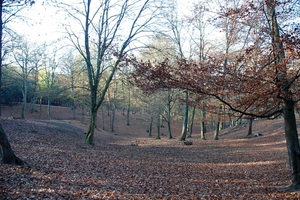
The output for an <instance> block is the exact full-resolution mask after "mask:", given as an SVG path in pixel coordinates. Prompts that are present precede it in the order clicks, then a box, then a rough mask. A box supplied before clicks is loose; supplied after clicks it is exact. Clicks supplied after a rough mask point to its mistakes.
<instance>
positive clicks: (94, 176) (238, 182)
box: [0, 107, 300, 199]
mask: <svg viewBox="0 0 300 200" xmlns="http://www.w3.org/2000/svg"><path fill="white" fill-rule="evenodd" d="M19 111H20V110H19V108H17V107H4V108H3V118H4V120H3V126H4V129H5V131H6V133H7V135H8V137H9V139H10V142H11V144H12V147H13V149H14V150H15V152H16V154H17V155H18V156H19V157H21V158H22V159H24V160H26V161H28V162H29V163H31V164H32V166H33V167H32V168H22V167H12V166H7V165H0V191H1V193H0V198H2V199H26V198H29V199H122V198H123V199H281V198H285V199H287V198H288V199H299V198H300V195H299V194H298V193H296V192H288V191H284V190H282V189H281V188H282V187H284V186H286V185H288V184H289V183H290V169H289V167H288V158H287V152H286V147H285V139H284V134H283V127H282V120H274V121H255V122H254V132H260V133H262V134H263V136H261V137H253V138H246V137H245V135H246V133H247V127H246V126H241V127H239V128H238V129H231V130H230V129H227V130H223V131H222V132H221V135H220V139H219V140H218V141H213V140H206V141H201V140H200V138H199V134H198V133H197V132H196V131H195V133H194V134H193V137H192V138H189V139H188V140H189V141H192V142H193V145H191V146H186V145H183V143H182V142H179V141H178V138H179V135H180V125H181V124H180V123H179V122H178V125H177V126H176V125H174V127H173V134H174V136H175V139H171V140H170V139H168V138H167V137H166V136H163V137H162V139H161V140H155V139H154V137H151V138H149V137H148V134H147V133H146V132H145V127H146V126H145V124H144V123H143V121H141V120H140V117H139V116H138V115H132V118H131V124H132V125H131V126H126V125H125V124H126V122H125V117H124V116H123V115H122V114H121V113H117V116H116V127H115V129H116V131H115V132H114V133H110V132H108V131H105V130H97V132H96V135H95V143H96V144H95V146H94V147H92V146H88V145H86V144H84V142H83V140H84V137H85V135H84V132H85V131H86V130H87V126H88V119H87V118H86V116H87V115H86V114H85V115H84V116H82V113H81V112H80V113H78V114H77V119H76V120H72V112H71V110H70V108H63V107H52V111H53V113H52V117H51V118H52V119H51V120H45V119H46V118H47V116H46V117H45V116H44V115H43V116H42V119H39V113H32V114H30V112H28V113H27V119H25V120H21V119H15V118H17V116H18V115H19V114H18V112H19ZM43 113H46V112H45V111H43ZM54 113H56V114H54ZM106 123H107V122H106ZM105 127H107V128H108V124H105ZM162 132H163V133H164V134H165V135H166V132H167V130H166V129H165V128H164V129H163V131H162ZM211 137H212V133H208V134H207V138H211ZM176 138H177V139H176Z"/></svg>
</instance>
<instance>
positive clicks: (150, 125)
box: [147, 116, 153, 137]
mask: <svg viewBox="0 0 300 200" xmlns="http://www.w3.org/2000/svg"><path fill="white" fill-rule="evenodd" d="M148 123H149V124H148V128H147V132H148V136H149V137H151V136H152V125H153V117H152V116H150V118H149V122H148Z"/></svg>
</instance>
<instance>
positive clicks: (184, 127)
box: [179, 91, 189, 141]
mask: <svg viewBox="0 0 300 200" xmlns="http://www.w3.org/2000/svg"><path fill="white" fill-rule="evenodd" d="M188 98H189V94H188V91H185V100H186V102H185V105H184V114H183V122H182V132H181V136H180V139H179V140H180V141H185V139H186V135H187V126H188V118H189V104H188V102H187V101H188Z"/></svg>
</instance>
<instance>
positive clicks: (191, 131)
mask: <svg viewBox="0 0 300 200" xmlns="http://www.w3.org/2000/svg"><path fill="white" fill-rule="evenodd" d="M195 112H196V106H194V107H193V111H192V118H191V125H190V132H189V135H188V137H192V134H193V126H194V119H195Z"/></svg>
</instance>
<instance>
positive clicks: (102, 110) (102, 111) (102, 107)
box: [101, 105, 105, 130]
mask: <svg viewBox="0 0 300 200" xmlns="http://www.w3.org/2000/svg"><path fill="white" fill-rule="evenodd" d="M104 116H105V114H104V106H103V105H102V106H101V119H102V130H105V126H104V124H105V120H104Z"/></svg>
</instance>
